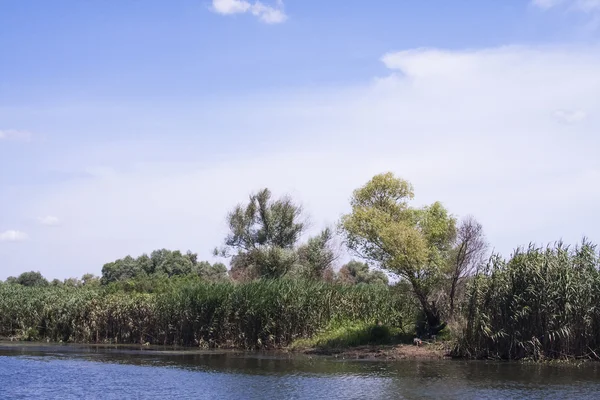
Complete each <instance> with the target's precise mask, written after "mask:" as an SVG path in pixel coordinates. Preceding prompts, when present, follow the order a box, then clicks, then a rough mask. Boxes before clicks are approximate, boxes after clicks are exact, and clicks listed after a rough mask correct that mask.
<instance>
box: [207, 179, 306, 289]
mask: <svg viewBox="0 0 600 400" xmlns="http://www.w3.org/2000/svg"><path fill="white" fill-rule="evenodd" d="M301 214H302V208H301V207H300V206H298V205H296V204H295V203H294V202H293V201H292V200H291V199H290V198H289V197H282V198H280V199H277V200H272V199H271V192H270V191H269V189H262V190H260V191H259V192H258V193H256V194H253V195H251V196H250V201H249V202H248V204H247V205H245V206H244V205H238V206H236V207H235V208H234V209H233V211H231V212H230V213H229V215H228V216H227V223H228V225H229V230H230V233H229V234H228V235H227V237H226V238H225V246H224V247H223V248H222V249H220V250H219V249H215V254H216V255H221V256H224V257H232V261H231V273H232V276H233V277H234V279H238V280H249V279H257V278H268V279H273V278H279V277H282V276H284V275H286V274H287V273H288V272H289V271H290V270H291V269H292V268H293V267H294V265H295V264H296V263H297V261H298V254H297V253H296V251H295V246H296V243H297V242H298V239H299V238H300V235H301V234H302V232H303V230H304V223H303V222H300V221H299V219H300V217H301ZM232 252H237V253H236V254H232Z"/></svg>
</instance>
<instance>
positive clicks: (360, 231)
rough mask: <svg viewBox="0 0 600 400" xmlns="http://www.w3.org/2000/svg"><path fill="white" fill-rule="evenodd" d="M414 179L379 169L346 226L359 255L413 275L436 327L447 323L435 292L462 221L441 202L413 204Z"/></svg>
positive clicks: (355, 198)
mask: <svg viewBox="0 0 600 400" xmlns="http://www.w3.org/2000/svg"><path fill="white" fill-rule="evenodd" d="M412 198H413V189H412V185H411V184H410V183H408V182H407V181H405V180H402V179H400V178H396V177H395V176H394V175H393V174H392V173H386V174H380V175H376V176H375V177H373V179H371V180H370V181H369V182H367V183H366V184H365V185H364V186H363V187H361V188H359V189H357V190H355V191H354V194H353V197H352V200H351V206H352V212H351V213H350V214H347V215H344V216H343V217H342V220H341V228H342V231H343V233H344V234H345V237H346V244H347V245H348V247H349V248H350V249H351V250H353V251H354V252H355V253H356V254H358V255H359V256H361V257H363V258H365V259H367V260H370V261H372V262H375V263H377V264H378V265H379V266H381V268H383V269H386V270H388V271H390V272H393V273H396V274H398V275H400V276H401V277H402V278H404V279H406V280H408V282H410V284H411V285H412V289H413V291H414V293H415V295H416V297H417V298H418V300H419V302H420V303H421V306H422V308H423V312H424V313H425V314H426V316H427V322H428V325H429V330H430V333H432V334H435V333H436V331H437V330H439V329H441V326H440V323H441V321H440V320H441V316H440V312H439V309H438V305H437V304H436V302H435V300H434V299H432V293H433V291H434V290H435V289H436V287H437V286H439V285H440V282H441V280H442V279H443V278H444V270H445V267H446V263H447V260H448V259H449V257H450V254H449V252H450V250H451V249H452V244H453V241H454V237H455V233H456V221H455V219H454V218H453V217H452V216H451V215H450V214H449V213H448V211H447V210H446V209H445V208H444V207H443V206H442V205H441V203H439V202H436V203H433V204H432V205H430V206H426V207H422V208H414V207H410V206H409V204H408V202H409V201H410V200H412Z"/></svg>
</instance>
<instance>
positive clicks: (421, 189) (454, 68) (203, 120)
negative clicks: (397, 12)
mask: <svg viewBox="0 0 600 400" xmlns="http://www.w3.org/2000/svg"><path fill="white" fill-rule="evenodd" d="M383 62H384V63H385V65H386V66H387V67H388V68H389V73H387V75H386V76H384V77H379V78H376V79H372V80H371V81H368V80H367V79H365V83H364V84H363V85H360V86H357V87H354V86H353V87H337V88H334V89H326V90H325V89H323V90H313V91H303V92H301V93H298V92H285V93H281V94H279V95H277V94H269V96H265V97H262V98H261V97H258V96H257V97H256V98H250V99H247V98H246V99H241V100H231V101H229V102H226V103H215V104H204V103H202V104H189V103H186V104H177V105H176V106H177V107H176V108H177V114H169V111H168V110H163V111H161V112H162V113H163V114H162V118H164V121H173V120H177V119H178V116H181V115H186V116H190V115H198V112H202V113H203V114H201V115H200V116H199V117H198V120H197V121H195V120H194V121H191V123H190V126H192V127H193V129H192V131H193V132H194V135H192V134H190V135H189V136H186V137H177V138H175V137H171V136H169V137H168V138H165V139H164V140H163V141H158V142H155V143H154V144H152V145H146V144H145V145H144V147H143V151H141V150H140V148H141V147H140V142H139V141H136V140H131V142H127V143H121V142H119V143H116V144H114V143H111V144H108V145H105V146H102V145H101V144H97V145H96V144H94V147H93V149H92V150H90V149H85V148H77V149H76V150H77V151H75V149H69V151H68V152H66V151H65V152H64V153H60V154H56V156H55V160H54V161H55V162H58V161H61V162H68V161H69V160H71V159H73V160H76V161H72V162H70V163H69V165H79V167H80V170H83V169H85V168H86V167H95V168H91V169H90V170H93V171H100V172H98V173H95V174H92V175H87V177H81V176H79V177H78V178H76V179H72V180H70V181H66V182H62V183H60V184H46V185H39V186H27V187H23V188H21V189H20V191H18V192H17V191H16V189H15V190H13V191H12V192H11V193H12V194H11V198H15V199H18V200H19V201H16V202H14V206H13V208H11V209H10V211H7V214H8V213H10V214H8V215H46V213H48V211H47V210H52V213H53V214H55V215H69V224H68V226H64V227H63V228H61V235H60V236H58V235H56V234H55V232H52V230H48V229H41V227H39V228H38V229H39V230H38V231H36V232H35V237H36V240H35V241H32V243H30V245H28V249H17V248H15V249H16V250H12V249H11V253H10V254H9V255H8V256H6V257H12V258H11V259H9V261H10V264H11V265H14V266H15V267H14V268H18V269H20V270H22V271H26V270H31V268H32V266H33V265H35V266H38V265H40V266H42V267H41V268H45V270H43V271H42V272H43V273H44V274H45V275H48V276H60V277H67V276H81V275H82V274H83V273H85V272H94V273H99V271H100V268H101V266H102V265H103V264H104V263H105V262H108V261H111V260H112V259H115V258H117V257H123V256H124V255H127V254H132V255H136V254H140V253H142V252H148V251H151V250H153V249H155V248H160V247H167V248H174V249H176V248H178V249H181V250H187V249H188V248H189V249H192V250H194V251H198V252H199V255H200V257H201V258H207V259H211V253H210V250H211V249H212V248H214V246H216V245H219V244H220V243H221V242H222V239H223V237H224V235H225V233H226V225H225V221H224V218H225V215H226V213H227V211H228V210H229V209H230V208H231V207H232V206H234V205H235V204H236V203H238V202H239V201H244V200H245V199H246V198H247V195H248V193H249V192H251V191H254V190H256V189H258V188H261V187H264V186H268V187H270V188H272V189H273V191H274V192H275V193H276V194H281V193H290V194H291V195H292V196H293V197H294V198H297V199H298V200H299V201H301V202H302V203H303V204H304V206H305V209H306V211H307V212H308V213H309V214H310V215H311V221H312V227H313V229H315V230H316V229H319V228H321V227H322V226H324V225H325V224H331V223H335V222H336V220H337V219H338V217H339V216H340V214H341V213H343V212H345V211H346V210H347V209H348V198H349V196H350V195H351V192H352V190H353V189H354V188H356V187H358V186H359V185H361V184H363V183H364V182H365V181H366V180H368V179H369V178H370V177H371V176H372V175H373V174H376V173H378V172H382V171H388V170H391V171H394V172H395V173H397V174H398V175H400V176H403V177H405V178H406V179H409V180H410V181H412V182H413V183H414V185H415V189H416V201H417V204H419V203H426V202H431V201H434V200H441V201H443V202H444V203H445V204H446V205H447V207H448V208H449V209H450V211H451V212H453V213H455V214H457V215H459V216H460V215H465V214H473V215H475V217H476V218H478V219H479V220H480V221H481V222H482V223H483V225H484V227H485V229H486V233H487V236H488V238H489V240H490V242H491V243H492V245H493V246H494V247H495V248H496V249H497V250H499V251H502V252H503V253H505V254H506V253H508V252H510V250H511V249H512V248H514V247H515V246H517V245H522V244H527V243H528V242H529V241H535V242H538V243H540V242H547V241H551V240H556V239H559V238H563V239H565V241H567V242H573V241H577V240H578V239H580V238H581V236H582V235H584V234H585V235H587V236H589V237H590V238H591V239H592V240H596V241H600V225H599V224H598V223H597V221H595V220H594V219H593V218H591V217H590V216H594V215H597V210H596V208H597V204H598V202H600V186H598V185H595V184H593V182H597V181H598V180H599V179H600V159H598V157H597V149H598V147H599V146H600V137H599V136H598V135H597V132H598V131H600V125H599V123H600V119H599V118H598V110H600V96H598V93H600V78H599V75H598V71H600V49H599V48H598V47H596V46H589V47H518V46H512V47H501V48H491V49H482V50H470V51H450V50H439V49H416V50H412V51H402V52H392V53H389V54H387V55H385V56H384V57H383ZM265 99H266V100H265ZM128 110H129V112H134V111H133V110H132V108H128ZM199 110H203V111H199ZM556 110H563V111H562V114H560V113H559V114H556ZM583 110H586V111H587V113H588V114H587V116H582V114H581V113H582V112H583ZM144 115H145V114H144ZM559 115H562V119H563V120H571V121H573V123H570V124H565V123H564V122H565V121H562V120H561V117H560V116H559ZM574 122H577V123H574ZM198 125H201V126H202V127H203V130H204V131H206V132H214V135H213V136H204V135H202V136H198V135H195V132H196V130H195V129H196V127H197V126H198ZM174 131H176V130H174ZM227 132H243V136H242V135H239V136H237V137H235V138H233V137H227V140H226V141H225V142H224V143H223V145H222V146H220V144H221V142H217V141H218V138H217V136H218V135H221V134H223V135H226V134H227ZM282 132H283V133H284V134H282ZM247 138H251V140H247ZM180 139H181V140H180ZM207 140H208V141H210V143H211V145H207V144H206V143H207ZM212 141H215V143H214V144H212ZM236 142H240V143H242V144H241V145H240V146H243V148H240V149H239V150H238V149H237V148H236ZM174 143H186V146H180V147H178V148H176V147H173V150H171V149H170V147H169V146H174ZM184 147H185V148H184ZM216 148H218V149H219V151H218V152H215V149H216ZM187 149H194V153H193V154H190V153H188V152H187ZM165 153H172V154H173V155H172V156H169V158H159V156H161V157H164V154H165ZM215 153H218V156H216V155H215ZM155 155H156V157H155ZM143 157H145V158H143ZM154 159H156V161H154ZM89 160H94V161H89ZM96 160H102V161H103V162H104V164H103V165H104V166H105V168H103V165H90V164H87V163H93V164H97V163H98V162H99V161H96ZM148 160H153V161H148ZM86 162H87V163H86ZM124 163H125V164H124ZM80 170H77V171H75V172H79V171H80ZM31 233H32V234H33V232H31ZM25 250H27V251H25ZM0 251H1V249H0ZM42 257H43V258H42ZM36 268H37V267H36ZM0 273H1V272H0ZM0 279H2V276H0Z"/></svg>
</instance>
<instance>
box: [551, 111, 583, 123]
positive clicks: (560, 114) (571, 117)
mask: <svg viewBox="0 0 600 400" xmlns="http://www.w3.org/2000/svg"><path fill="white" fill-rule="evenodd" d="M554 115H555V116H556V118H557V119H558V120H559V121H561V122H564V123H567V124H576V123H579V122H581V121H583V120H584V119H585V117H586V116H587V114H586V113H585V111H582V110H557V111H555V112H554Z"/></svg>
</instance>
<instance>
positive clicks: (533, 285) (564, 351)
mask: <svg viewBox="0 0 600 400" xmlns="http://www.w3.org/2000/svg"><path fill="white" fill-rule="evenodd" d="M599 306H600V273H599V258H598V253H597V252H596V247H595V246H594V245H592V244H591V243H589V242H587V241H585V240H584V241H583V243H582V244H581V245H580V246H577V247H575V248H569V247H567V246H564V245H563V244H562V243H557V244H556V245H555V246H553V247H547V248H545V249H543V248H536V247H534V246H530V247H529V248H528V249H526V250H522V249H519V250H517V251H516V252H515V254H514V255H513V256H512V258H511V259H510V260H509V261H504V260H502V259H501V258H500V257H493V258H492V259H491V260H490V262H489V264H488V265H487V267H486V268H484V269H483V270H482V271H480V273H479V274H477V275H476V276H475V277H474V278H473V280H472V281H471V283H470V285H469V287H468V290H467V296H466V298H465V303H464V306H463V307H464V308H463V312H464V314H463V315H464V318H465V320H466V327H465V330H464V335H463V337H462V338H461V340H459V341H458V343H457V347H456V349H455V353H456V354H458V355H463V356H470V357H493V358H503V359H521V358H533V359H543V358H567V357H577V358H580V357H590V358H599V357H598V356H599V355H600V307H599Z"/></svg>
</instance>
